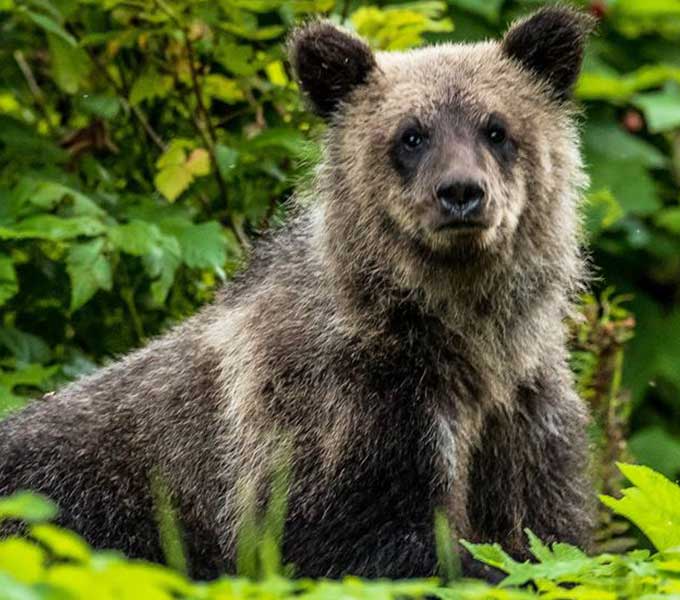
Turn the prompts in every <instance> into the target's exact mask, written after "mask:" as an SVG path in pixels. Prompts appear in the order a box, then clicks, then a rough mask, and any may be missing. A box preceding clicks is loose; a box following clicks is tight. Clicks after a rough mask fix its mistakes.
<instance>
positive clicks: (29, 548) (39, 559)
mask: <svg viewBox="0 0 680 600" xmlns="http://www.w3.org/2000/svg"><path fill="white" fill-rule="evenodd" d="M44 561H45V552H44V551H43V550H42V549H41V548H40V547H39V546H36V545H35V544H32V543H30V542H28V541H27V540H22V539H19V538H11V539H9V540H6V541H4V542H2V543H0V572H3V571H4V572H5V573H11V574H12V578H13V579H15V580H16V581H18V582H20V583H26V584H37V583H38V582H39V581H40V579H41V578H42V576H43V571H44Z"/></svg>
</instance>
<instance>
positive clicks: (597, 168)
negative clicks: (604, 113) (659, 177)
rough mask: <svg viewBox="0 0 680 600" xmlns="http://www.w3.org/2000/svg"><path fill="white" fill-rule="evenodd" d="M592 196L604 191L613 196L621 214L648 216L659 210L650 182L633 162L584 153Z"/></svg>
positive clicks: (655, 194)
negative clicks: (589, 175) (585, 154)
mask: <svg viewBox="0 0 680 600" xmlns="http://www.w3.org/2000/svg"><path fill="white" fill-rule="evenodd" d="M587 162H588V165H589V171H590V174H591V186H590V189H591V191H592V192H593V193H599V192H602V191H603V190H606V191H608V192H610V193H611V194H613V196H614V198H615V199H616V202H617V203H618V205H619V206H620V207H621V209H622V210H623V213H624V214H629V213H632V214H635V215H649V214H652V213H654V212H655V211H656V210H658V209H659V208H660V207H661V201H660V199H659V197H658V195H657V192H656V188H655V185H654V180H653V179H652V177H651V176H650V175H649V172H648V171H647V169H645V168H644V166H642V165H641V164H640V162H639V161H637V160H613V159H612V158H611V157H610V156H605V155H601V154H599V153H596V152H588V155H587Z"/></svg>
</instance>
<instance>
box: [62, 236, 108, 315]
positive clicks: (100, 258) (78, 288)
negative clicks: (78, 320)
mask: <svg viewBox="0 0 680 600" xmlns="http://www.w3.org/2000/svg"><path fill="white" fill-rule="evenodd" d="M66 271H67V272H68V274H69V277H70V278H71V307H70V310H71V311H75V310H78V309H79V308H80V307H81V306H83V305H84V304H85V303H86V302H87V301H88V300H90V298H92V296H94V294H95V293H96V292H97V291H98V290H100V289H103V290H107V291H110V290H111V286H112V285H113V275H112V273H111V265H110V264H109V261H108V259H107V258H106V256H105V255H104V240H103V239H96V240H92V241H90V242H85V243H83V244H76V245H74V246H71V248H70V250H69V253H68V257H67V259H66Z"/></svg>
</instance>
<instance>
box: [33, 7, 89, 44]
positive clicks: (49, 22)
mask: <svg viewBox="0 0 680 600" xmlns="http://www.w3.org/2000/svg"><path fill="white" fill-rule="evenodd" d="M22 12H23V13H24V14H25V15H26V16H27V17H28V18H29V19H31V21H33V22H34V23H35V24H36V25H38V27H41V28H42V29H44V30H45V31H47V32H49V33H53V34H54V35H56V36H59V37H60V38H61V39H62V40H64V41H65V42H66V43H67V44H68V45H69V46H71V47H73V48H75V47H76V46H77V45H78V43H77V42H76V40H75V38H74V37H73V36H72V35H71V34H70V33H68V32H67V31H66V30H65V29H64V28H63V27H62V26H61V25H59V23H57V22H56V21H55V20H54V19H52V18H51V17H48V16H47V15H43V14H40V13H36V12H33V11H32V10H26V9H22Z"/></svg>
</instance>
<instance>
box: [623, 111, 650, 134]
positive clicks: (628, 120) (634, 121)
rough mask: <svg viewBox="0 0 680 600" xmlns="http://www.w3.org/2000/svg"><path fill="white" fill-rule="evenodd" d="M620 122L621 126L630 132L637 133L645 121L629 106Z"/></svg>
mask: <svg viewBox="0 0 680 600" xmlns="http://www.w3.org/2000/svg"><path fill="white" fill-rule="evenodd" d="M622 122H623V126H624V127H625V128H626V129H627V130H628V131H629V132H630V133H639V132H640V131H642V129H643V127H644V126H645V121H644V119H643V118H642V115H641V114H640V113H639V112H638V111H636V110H633V109H632V108H629V109H628V110H627V111H626V113H625V114H624V115H623V119H622Z"/></svg>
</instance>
